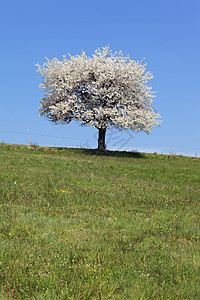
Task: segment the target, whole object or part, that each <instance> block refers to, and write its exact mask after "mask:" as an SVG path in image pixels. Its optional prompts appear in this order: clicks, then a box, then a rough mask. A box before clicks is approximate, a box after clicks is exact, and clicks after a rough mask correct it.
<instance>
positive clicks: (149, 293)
mask: <svg viewBox="0 0 200 300" xmlns="http://www.w3.org/2000/svg"><path fill="white" fill-rule="evenodd" d="M0 200H1V236H0V237H1V254H0V255H1V259H0V268H1V270H0V274H1V290H0V295H1V298H2V299H47V300H50V299H53V300H54V299H179V300H180V299H200V159H198V158H187V157H180V156H168V155H157V154H140V153H126V152H121V153H120V152H107V151H106V152H105V153H104V154H102V153H101V152H97V151H94V150H84V149H61V148H60V149H58V148H42V147H34V146H32V147H26V146H16V145H6V144H0Z"/></svg>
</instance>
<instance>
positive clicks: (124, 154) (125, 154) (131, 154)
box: [57, 147, 145, 158]
mask: <svg viewBox="0 0 200 300" xmlns="http://www.w3.org/2000/svg"><path fill="white" fill-rule="evenodd" d="M57 149H58V150H67V152H70V153H71V154H79V155H80V154H84V155H88V156H104V157H105V156H106V157H119V158H145V155H144V154H143V153H140V152H138V151H111V150H98V149H87V148H62V147H59V148H57Z"/></svg>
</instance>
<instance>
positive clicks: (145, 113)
mask: <svg viewBox="0 0 200 300" xmlns="http://www.w3.org/2000/svg"><path fill="white" fill-rule="evenodd" d="M69 58H70V59H67V58H66V56H63V60H62V61H60V60H58V59H57V58H53V59H52V60H49V59H47V58H46V60H47V62H46V63H44V65H43V66H40V65H39V63H37V64H36V66H37V67H38V69H37V72H39V73H40V74H41V75H42V78H43V82H42V84H40V87H41V88H43V93H44V95H43V98H42V99H40V103H41V104H40V116H46V117H47V118H48V119H49V120H50V121H52V122H55V123H63V124H65V123H67V124H68V123H69V122H71V121H72V120H77V121H80V122H81V124H82V125H90V126H91V127H96V128H97V129H98V132H99V136H98V149H100V150H105V149H106V145H105V134H106V129H107V128H108V127H115V128H117V129H122V128H125V129H131V130H134V131H144V132H146V133H149V132H151V130H152V127H154V126H158V125H159V118H160V115H159V114H158V113H156V112H155V111H154V109H153V100H152V99H153V98H154V97H155V95H154V92H152V88H151V87H149V86H148V85H147V82H148V80H150V79H152V78H153V75H152V74H151V73H150V72H146V68H145V66H146V65H143V63H144V59H143V61H142V62H137V61H134V60H131V59H130V57H129V56H127V57H124V56H123V54H122V52H121V51H119V52H118V53H117V52H115V53H112V51H111V50H110V49H109V46H107V47H103V48H102V49H99V48H98V49H97V50H96V51H95V54H93V57H92V58H90V57H87V56H86V53H85V52H84V51H82V54H81V55H80V56H79V55H78V56H71V55H69Z"/></svg>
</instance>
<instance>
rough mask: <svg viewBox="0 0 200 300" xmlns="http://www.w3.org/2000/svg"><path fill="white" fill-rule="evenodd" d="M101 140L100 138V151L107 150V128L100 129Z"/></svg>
mask: <svg viewBox="0 0 200 300" xmlns="http://www.w3.org/2000/svg"><path fill="white" fill-rule="evenodd" d="M98 130H99V138H98V150H106V144H105V137H106V128H98Z"/></svg>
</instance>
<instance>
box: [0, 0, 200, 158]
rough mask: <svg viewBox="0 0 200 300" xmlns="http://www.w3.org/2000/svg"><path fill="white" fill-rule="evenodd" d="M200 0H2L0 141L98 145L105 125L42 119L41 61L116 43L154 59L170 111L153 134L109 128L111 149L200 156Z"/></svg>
mask: <svg viewBox="0 0 200 300" xmlns="http://www.w3.org/2000/svg"><path fill="white" fill-rule="evenodd" d="M199 16H200V1H199V0H190V1H189V0H167V1H164V0H163V1H161V0H151V1H150V0H140V1H139V0H137V1H135V0H130V1H129V0H123V1H120V0H119V1H117V0H115V1H114V0H101V1H92V0H84V1H82V0H73V1H72V0H71V1H67V0H56V1H55V0H54V1H52V0H29V1H27V0H23V1H22V0H18V1H16V0H8V1H5V0H4V1H2V0H0V104H1V106H0V110H1V118H0V142H3V141H4V142H5V143H11V144H14V143H16V144H27V130H29V132H30V133H29V135H30V142H31V143H34V144H38V145H40V146H45V145H50V146H67V147H88V148H95V147H97V130H96V129H95V128H93V129H92V128H90V127H87V126H86V127H81V126H80V125H79V124H78V123H75V122H72V123H70V124H69V125H65V126H58V125H54V124H52V123H50V122H49V121H48V120H46V119H45V118H40V117H39V116H38V115H39V112H38V108H39V99H40V98H41V97H42V93H41V89H40V88H39V84H40V82H41V78H39V77H38V73H36V69H37V68H36V67H35V66H34V63H36V62H39V63H40V64H43V63H44V62H45V57H48V58H49V59H52V58H53V57H57V58H58V59H62V55H63V54H67V53H70V54H71V55H75V54H80V53H81V50H84V51H85V52H86V54H87V55H88V56H90V55H92V53H93V52H94V50H95V49H96V48H98V47H103V46H106V45H108V44H109V45H110V48H111V49H112V50H113V51H118V50H122V52H123V54H124V55H127V54H129V55H130V57H131V58H132V59H136V60H139V61H140V60H142V59H143V57H145V58H146V63H147V70H148V71H151V72H152V73H153V74H154V79H153V80H151V82H150V83H149V84H150V85H151V86H152V87H153V90H154V91H157V97H156V98H155V99H154V107H155V109H156V110H157V111H158V112H159V113H160V115H161V116H162V120H163V122H162V125H161V127H160V128H153V131H152V133H150V134H149V135H147V134H145V133H142V132H141V133H137V134H136V133H134V132H130V131H123V132H121V133H120V132H118V131H116V130H114V129H111V130H109V131H108V132H107V139H106V143H107V148H108V149H114V148H115V149H119V150H122V149H127V150H139V151H143V152H158V153H166V154H168V153H170V152H171V151H172V152H173V153H176V154H180V153H181V154H185V155H188V154H189V155H195V153H197V155H198V156H200V17H199Z"/></svg>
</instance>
